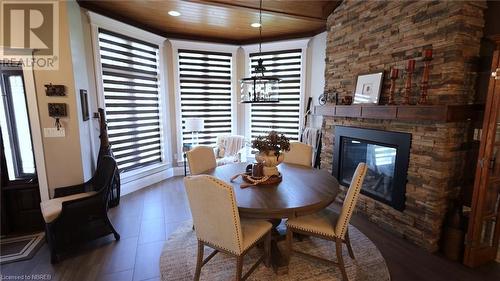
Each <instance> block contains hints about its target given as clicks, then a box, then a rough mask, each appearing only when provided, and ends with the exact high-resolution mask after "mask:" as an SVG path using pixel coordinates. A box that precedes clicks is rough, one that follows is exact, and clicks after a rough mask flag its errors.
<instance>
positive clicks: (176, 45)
mask: <svg viewBox="0 0 500 281" xmlns="http://www.w3.org/2000/svg"><path fill="white" fill-rule="evenodd" d="M169 41H170V43H171V44H172V63H173V75H174V87H175V94H174V96H175V125H176V132H177V136H176V141H177V146H176V147H177V153H176V155H175V156H176V157H175V156H174V158H177V160H176V162H177V164H178V165H179V164H182V163H183V162H184V160H183V157H182V155H183V153H184V152H183V151H182V139H183V133H182V112H181V83H180V76H179V72H180V69H179V68H180V66H179V55H178V53H179V49H183V50H192V51H206V52H221V53H228V54H231V134H236V131H237V127H238V122H237V119H238V118H237V116H238V106H237V105H238V100H239V97H238V95H239V93H237V92H236V90H237V89H239V87H237V83H238V77H237V66H238V65H237V56H236V52H237V50H238V48H239V47H240V46H237V45H230V44H216V43H205V42H197V41H189V40H169Z"/></svg>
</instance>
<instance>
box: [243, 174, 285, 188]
mask: <svg viewBox="0 0 500 281" xmlns="http://www.w3.org/2000/svg"><path fill="white" fill-rule="evenodd" d="M241 177H242V178H243V180H244V181H245V182H247V183H249V184H252V182H251V181H250V180H249V178H250V177H251V175H250V174H245V175H242V176H241ZM282 179H283V178H282V176H281V174H279V175H277V176H271V177H270V178H269V179H267V180H266V181H263V182H261V183H258V184H256V185H266V184H275V183H280V182H281V180H282ZM246 186H248V185H246ZM242 187H243V186H242Z"/></svg>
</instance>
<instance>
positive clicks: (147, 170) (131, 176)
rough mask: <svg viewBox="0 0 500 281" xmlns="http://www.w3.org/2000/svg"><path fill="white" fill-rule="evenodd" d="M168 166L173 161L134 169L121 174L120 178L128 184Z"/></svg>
mask: <svg viewBox="0 0 500 281" xmlns="http://www.w3.org/2000/svg"><path fill="white" fill-rule="evenodd" d="M168 168H171V163H157V164H153V165H149V166H146V167H143V168H140V169H137V170H132V171H129V172H125V173H123V174H121V175H120V180H121V182H122V184H126V183H129V182H132V181H135V180H138V179H141V178H144V177H147V176H150V175H153V174H156V173H158V172H162V171H165V170H167V169H168Z"/></svg>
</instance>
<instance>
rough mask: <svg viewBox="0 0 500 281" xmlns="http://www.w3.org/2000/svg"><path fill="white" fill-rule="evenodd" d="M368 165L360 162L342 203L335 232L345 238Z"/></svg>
mask: <svg viewBox="0 0 500 281" xmlns="http://www.w3.org/2000/svg"><path fill="white" fill-rule="evenodd" d="M367 170H368V166H367V165H366V164H365V163H359V164H358V167H357V168H356V171H355V172H354V176H353V177H352V181H351V185H350V186H349V189H348V190H347V194H346V196H345V199H344V204H343V205H342V210H340V215H339V218H338V221H337V225H336V226H335V234H336V235H337V236H338V237H340V238H344V235H345V233H346V231H347V227H348V225H349V221H350V220H351V216H352V213H353V212H354V208H355V207H356V202H357V201H358V197H359V192H360V191H361V186H362V185H363V181H364V180H365V175H366V171H367Z"/></svg>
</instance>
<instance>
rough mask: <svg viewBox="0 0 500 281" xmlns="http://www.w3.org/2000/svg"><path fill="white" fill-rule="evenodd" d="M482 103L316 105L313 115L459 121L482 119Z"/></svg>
mask: <svg viewBox="0 0 500 281" xmlns="http://www.w3.org/2000/svg"><path fill="white" fill-rule="evenodd" d="M483 111H484V105H483V104H470V105H318V106H315V107H314V115H323V116H332V117H352V118H366V119H383V120H400V121H435V122H460V121H466V120H473V121H478V120H480V119H482V116H483Z"/></svg>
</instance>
